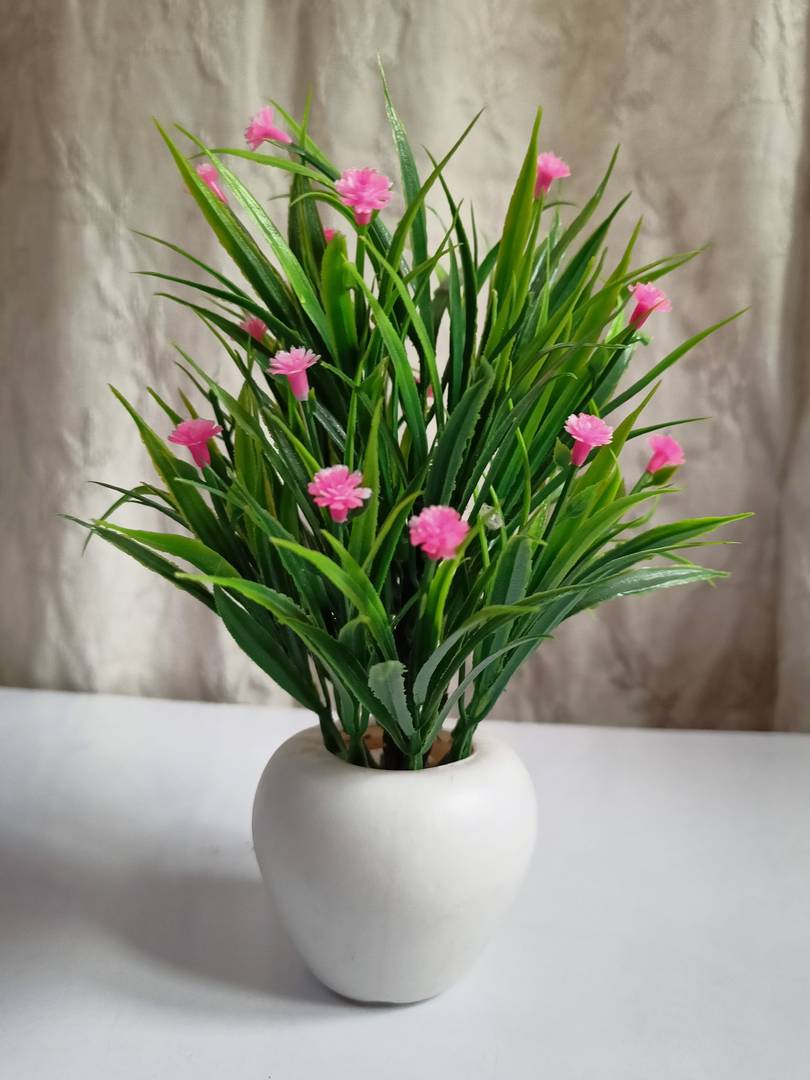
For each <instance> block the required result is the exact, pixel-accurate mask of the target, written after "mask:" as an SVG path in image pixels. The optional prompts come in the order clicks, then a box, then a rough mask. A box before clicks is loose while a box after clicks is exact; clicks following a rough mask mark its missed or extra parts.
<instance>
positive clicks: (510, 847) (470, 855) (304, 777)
mask: <svg viewBox="0 0 810 1080" xmlns="http://www.w3.org/2000/svg"><path fill="white" fill-rule="evenodd" d="M536 827H537V805H536V801H535V795H534V788H533V785H532V781H531V779H530V777H529V774H528V773H527V771H526V769H525V767H524V765H523V763H522V762H521V761H520V759H519V758H518V756H517V755H516V754H515V752H514V751H513V750H512V749H511V747H509V746H507V745H506V744H505V743H502V742H500V740H498V739H496V738H493V737H492V736H490V735H479V736H477V737H476V739H475V744H474V752H473V754H472V755H471V756H470V757H468V758H466V759H465V760H463V761H459V762H455V763H453V764H452V765H441V766H439V767H437V768H431V769H425V770H423V771H421V772H391V771H382V770H375V769H366V768H362V767H360V766H356V765H348V764H347V763H346V762H344V761H341V760H340V759H339V758H336V757H334V756H333V755H332V754H330V753H329V752H328V751H327V750H326V749H325V748H324V747H323V745H322V743H321V736H320V732H319V731H318V729H317V728H310V729H308V730H306V731H302V732H300V733H299V734H297V735H294V736H293V737H292V738H291V739H288V740H287V741H286V742H285V743H283V744H282V746H281V747H279V749H278V750H277V751H276V753H275V754H274V755H273V757H272V758H271V759H270V761H269V763H268V765H267V768H266V769H265V771H264V774H263V776H262V778H261V781H260V782H259V789H258V791H257V793H256V802H255V804H254V808H253V838H254V843H255V847H256V856H257V858H258V860H259V866H260V867H261V871H262V875H263V877H264V879H265V881H266V883H267V885H268V887H269V889H270V891H271V894H272V896H273V900H274V902H275V906H276V910H277V913H278V916H279V918H280V919H281V922H282V923H283V925H284V928H285V930H286V931H287V933H288V934H289V936H290V938H291V940H292V941H293V943H294V944H295V946H296V947H297V949H298V950H299V952H300V953H301V956H302V957H303V958H304V960H305V961H306V963H307V965H308V966H309V967H310V968H311V970H312V971H313V972H314V973H315V975H317V977H318V978H319V979H320V980H321V981H322V982H324V983H326V985H327V986H329V987H331V988H332V989H333V990H336V991H337V992H338V993H339V994H343V995H345V996H346V997H350V998H355V999H357V1000H359V1001H375V1002H399V1003H402V1002H409V1001H420V1000H422V999H423V998H429V997H433V995H434V994H438V993H440V992H441V991H442V990H444V989H446V988H447V987H448V986H450V985H451V984H452V983H454V982H455V981H456V980H457V979H458V978H459V976H460V975H462V974H463V972H464V971H466V969H467V968H468V967H469V966H470V965H471V964H472V962H473V961H474V960H475V958H476V957H477V956H478V954H479V952H480V951H481V949H482V948H483V947H484V946H485V945H486V944H487V942H488V941H489V939H490V937H491V936H492V934H493V933H494V931H495V930H496V928H497V926H498V924H499V922H500V921H501V920H502V919H503V918H504V916H505V915H506V912H507V911H508V909H509V907H510V905H511V903H512V901H513V899H514V897H515V895H516V893H517V891H518V888H519V887H520V884H521V882H522V880H523V877H524V874H525V872H526V869H527V866H528V863H529V860H530V858H531V854H532V849H533V847H534V839H535V833H536Z"/></svg>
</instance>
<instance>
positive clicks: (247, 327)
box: [239, 315, 267, 341]
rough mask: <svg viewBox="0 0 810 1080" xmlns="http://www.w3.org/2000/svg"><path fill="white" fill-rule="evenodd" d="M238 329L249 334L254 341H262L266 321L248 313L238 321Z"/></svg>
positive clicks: (265, 329)
mask: <svg viewBox="0 0 810 1080" xmlns="http://www.w3.org/2000/svg"><path fill="white" fill-rule="evenodd" d="M239 329H240V330H244V331H245V333H246V334H250V336H251V337H252V338H255V340H256V341H263V340H264V335H265V334H266V333H267V323H266V322H264V321H263V320H262V319H260V318H259V317H258V315H248V316H247V318H245V319H243V320H242V322H240V323H239Z"/></svg>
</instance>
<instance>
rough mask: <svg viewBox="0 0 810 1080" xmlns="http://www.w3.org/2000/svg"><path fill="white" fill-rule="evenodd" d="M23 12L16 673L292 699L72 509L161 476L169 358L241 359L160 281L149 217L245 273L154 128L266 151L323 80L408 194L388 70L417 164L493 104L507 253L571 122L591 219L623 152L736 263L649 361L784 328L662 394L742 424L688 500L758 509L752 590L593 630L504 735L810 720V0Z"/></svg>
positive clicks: (551, 665)
mask: <svg viewBox="0 0 810 1080" xmlns="http://www.w3.org/2000/svg"><path fill="white" fill-rule="evenodd" d="M0 7H1V8H2V15H3V17H2V19H0V50H1V52H2V55H0V90H1V91H2V102H3V117H2V128H1V129H0V131H1V135H0V139H1V142H0V145H1V146H2V158H0V170H1V171H0V185H1V187H2V190H1V191H0V213H2V215H3V243H2V248H1V249H0V250H1V251H2V254H1V255H0V259H2V271H1V276H0V305H2V308H1V310H2V331H3V333H2V349H3V358H2V381H0V462H2V466H1V467H0V484H2V503H0V506H1V507H2V509H1V510H0V513H2V520H3V528H2V543H0V573H1V574H2V592H1V593H0V598H1V600H0V634H1V635H2V641H1V642H0V682H4V683H7V684H17V685H25V686H39V687H64V688H76V689H89V690H108V691H119V692H127V693H137V694H145V695H167V696H184V697H199V698H221V699H229V700H251V701H271V700H272V701H283V700H284V695H282V694H280V692H279V691H278V690H276V689H275V688H273V687H270V686H268V684H267V681H266V680H265V678H264V676H262V675H261V673H258V672H256V671H254V670H252V669H251V666H250V665H249V663H248V662H247V661H246V660H245V659H244V658H243V657H242V656H241V654H240V653H239V652H238V650H237V649H236V647H235V646H234V645H233V644H232V642H231V641H230V639H229V638H228V637H227V635H226V634H225V633H224V631H222V629H221V628H220V627H219V626H218V625H217V623H216V621H215V619H214V618H213V617H212V616H210V615H209V614H207V613H206V612H205V611H204V610H203V609H201V608H198V607H197V606H196V605H195V604H194V603H193V602H192V601H190V600H187V599H186V598H184V597H183V596H182V595H180V594H179V593H176V592H175V591H174V590H173V589H171V588H170V586H168V585H167V584H164V583H162V582H160V581H159V580H157V579H154V578H152V577H150V576H149V575H147V574H146V572H145V571H142V570H141V569H140V568H139V567H137V566H135V565H134V564H130V563H129V562H128V561H126V560H125V559H124V557H123V556H120V555H118V554H117V553H115V552H113V551H112V550H110V549H108V548H106V547H105V546H104V545H102V544H101V543H98V542H95V543H94V544H91V546H90V548H89V550H88V553H87V555H86V556H85V558H84V559H80V558H79V556H80V548H81V542H82V539H81V536H80V534H79V532H78V530H76V529H75V528H73V527H72V526H70V525H68V524H66V523H64V522H62V521H61V520H60V519H59V518H57V517H56V514H57V513H58V512H59V511H62V510H69V511H73V512H77V513H79V514H84V515H92V514H95V513H98V512H99V511H100V510H101V509H102V507H103V506H104V504H105V494H104V493H103V492H100V491H98V490H97V489H93V488H90V487H87V486H86V485H85V483H84V480H85V478H87V477H91V478H98V479H104V480H110V481H113V482H118V483H130V482H135V481H137V480H138V479H140V478H143V477H145V476H147V475H148V469H147V465H146V461H145V456H144V454H143V452H142V450H141V447H140V444H139V442H138V439H137V437H136V435H135V433H134V431H133V429H132V428H131V426H130V424H129V423H128V422H127V421H126V419H125V417H124V416H123V414H122V413H121V411H120V409H119V408H118V407H117V406H116V404H115V403H114V401H113V400H112V398H111V396H110V395H109V394H108V392H107V391H106V388H105V384H106V383H107V382H108V381H110V382H114V383H116V384H117V385H118V386H120V387H121V389H122V390H123V391H124V392H125V393H126V394H127V395H128V396H130V397H132V398H133V399H135V400H136V401H137V402H138V404H139V405H140V406H141V407H142V408H143V410H144V411H145V413H146V414H147V415H149V416H150V417H151V418H152V419H154V420H155V421H156V422H157V424H158V426H160V424H161V420H160V418H159V416H158V415H157V413H156V410H155V408H153V407H151V406H150V404H149V402H148V400H147V398H146V396H145V393H144V389H143V387H144V384H145V383H146V382H149V383H151V384H152V385H154V386H155V387H156V388H158V389H159V390H161V391H163V392H165V393H171V392H172V391H173V389H174V387H175V386H176V385H177V379H176V377H175V372H174V370H173V367H172V352H171V348H170V345H169V343H170V341H171V340H172V339H173V338H176V339H177V340H180V341H182V342H183V343H184V344H185V345H186V346H188V347H189V349H190V351H192V353H194V354H196V355H198V356H199V358H200V359H202V360H205V361H206V362H208V363H210V364H212V365H215V364H216V363H217V361H216V359H215V354H214V351H213V350H212V348H211V345H210V343H209V342H208V341H207V340H206V339H205V338H203V337H202V336H201V334H200V332H199V331H198V330H197V328H196V327H195V326H194V324H193V320H192V319H191V318H186V317H184V316H183V315H181V314H180V313H179V312H178V311H176V310H171V309H170V306H169V305H167V304H166V303H165V302H162V301H157V300H153V299H152V298H151V291H152V289H151V286H150V285H149V283H148V282H146V281H145V280H144V279H140V278H136V277H132V276H130V275H129V271H130V270H133V269H137V268H140V267H144V266H154V265H155V264H156V263H157V262H161V261H162V262H163V265H164V266H166V265H170V264H167V263H166V261H165V260H161V256H160V253H159V252H157V251H156V250H150V248H149V247H148V245H146V244H145V243H144V242H142V241H140V240H138V238H136V237H133V236H132V235H131V233H130V232H129V231H128V228H129V227H130V226H135V227H139V228H144V229H146V230H147V231H151V232H154V233H158V234H160V235H162V236H165V237H167V238H169V239H175V240H177V241H178V242H180V243H182V244H183V245H185V246H186V247H188V248H190V249H192V250H196V251H198V252H199V253H200V254H201V255H202V256H203V257H204V258H212V257H213V258H217V257H218V256H217V255H216V251H215V247H214V245H213V244H212V242H211V240H210V238H209V237H208V235H207V233H206V229H205V227H204V226H203V224H202V222H201V221H200V220H199V219H198V218H197V216H196V212H195V209H194V207H193V205H192V203H191V200H190V199H188V198H187V197H186V196H185V195H184V193H183V191H182V189H181V186H180V184H179V183H178V180H177V176H176V174H175V173H174V172H173V167H172V165H171V163H170V161H169V160H168V157H167V155H166V154H165V152H163V150H162V148H161V145H160V144H159V141H158V139H157V137H156V135H155V133H154V131H153V130H152V128H151V125H150V121H149V118H150V116H151V115H156V116H158V117H160V118H162V119H164V120H168V121H172V120H179V121H181V122H184V123H186V124H188V125H190V126H191V127H193V128H196V129H197V130H198V131H199V132H200V133H201V134H202V135H203V136H204V137H207V138H211V139H215V140H217V141H219V142H225V143H227V142H236V143H237V144H238V143H239V140H240V134H241V129H242V128H243V127H244V124H245V122H246V119H247V118H248V117H249V116H250V115H251V114H252V112H253V111H255V110H256V108H257V107H258V105H259V104H261V103H262V101H263V100H265V99H266V98H267V97H268V96H273V97H277V98H279V99H281V100H283V101H286V102H289V103H291V104H292V106H293V107H294V108H295V109H297V110H300V109H301V107H302V104H303V100H304V95H305V92H306V86H307V84H309V83H311V84H312V87H313V90H314V99H315V104H316V108H315V118H314V128H315V131H316V133H317V137H318V138H319V139H320V140H321V141H322V142H323V143H324V145H325V146H326V147H327V148H328V150H329V151H331V153H332V154H333V155H334V156H335V157H336V159H337V160H338V161H339V162H340V163H341V164H342V165H344V166H346V167H348V166H352V165H362V164H367V163H369V164H374V165H382V166H385V167H387V170H388V171H389V172H390V173H391V175H395V169H394V164H393V160H392V152H391V147H390V144H389V137H388V133H387V129H386V126H385V121H384V115H383V111H382V108H381V103H380V94H379V88H378V83H377V76H376V72H375V59H374V57H375V52H376V51H377V50H379V51H380V52H381V54H382V56H383V58H384V59H385V61H386V62H387V66H388V72H389V77H390V81H391V84H392V88H393V92H394V95H395V99H396V101H397V103H398V106H399V109H400V112H401V114H402V115H403V117H404V119H405V121H406V123H407V125H408V127H409V130H410V132H411V135H412V137H413V139H414V142H424V143H426V144H427V145H428V146H429V147H430V148H431V149H432V150H434V151H441V150H443V149H445V148H446V147H447V146H449V144H450V142H451V141H452V139H453V138H454V137H455V135H456V134H457V133H458V132H459V131H460V130H461V128H462V127H463V126H464V124H465V123H466V122H467V120H468V119H469V118H470V117H471V115H472V114H473V113H474V112H475V111H476V110H477V109H478V107H479V106H480V105H482V104H485V105H486V106H487V111H486V113H485V115H484V117H483V118H482V120H481V122H480V124H479V126H478V128H477V129H476V131H475V133H474V134H473V136H472V137H471V138H470V140H469V143H468V145H467V146H466V148H465V149H464V151H463V152H462V154H461V155H460V156H459V159H458V161H457V163H456V164H455V165H454V167H453V169H452V172H451V175H452V180H453V182H454V184H455V185H456V187H457V188H458V190H459V191H460V192H461V193H462V194H463V196H464V198H465V200H473V201H474V203H475V205H476V208H477V211H478V217H479V221H480V222H481V223H482V225H483V228H484V231H485V232H487V233H489V234H490V235H492V233H493V231H494V230H495V229H496V228H497V225H498V223H499V221H500V220H501V217H502V215H503V211H504V205H505V200H506V199H507V197H508V191H509V188H510V185H511V183H512V178H513V176H514V173H515V171H516V169H517V167H518V164H519V160H520V156H521V154H522V152H523V149H524V146H525V141H526V138H527V136H528V129H529V126H530V123H531V117H532V112H533V109H534V106H535V103H537V102H541V103H543V105H544V106H545V110H546V118H545V121H544V129H543V137H542V142H543V145H544V146H545V147H547V148H551V149H554V150H555V151H556V152H557V153H559V154H561V155H562V156H564V157H565V158H566V160H567V161H568V162H570V163H571V166H572V168H573V170H574V174H575V175H574V179H573V180H572V182H571V184H570V188H569V192H570V193H571V194H572V195H573V196H574V197H576V198H581V197H583V196H584V195H585V194H586V193H587V192H588V191H589V189H590V188H591V187H592V185H593V184H594V183H595V182H596V180H597V178H598V176H599V175H600V171H601V169H602V168H603V166H604V164H605V162H606V160H607V158H608V156H609V154H610V151H611V148H612V147H613V145H614V144H615V143H616V142H621V143H622V145H623V150H622V157H621V161H620V166H619V168H618V170H617V176H616V180H615V182H614V185H613V193H614V195H615V196H616V197H618V196H620V195H621V194H623V193H624V191H625V190H627V189H629V188H633V189H634V190H635V193H636V194H635V196H634V199H633V202H632V204H631V205H632V207H633V209H634V211H635V213H638V214H643V215H644V217H645V223H646V227H645V235H644V241H643V247H642V251H641V255H642V256H650V257H655V256H657V255H659V254H662V253H666V252H669V251H672V250H684V249H687V248H689V247H692V246H696V245H699V244H702V243H705V242H710V243H711V245H712V247H711V249H710V250H709V251H708V252H707V254H706V255H705V256H704V257H703V258H702V260H701V261H700V262H699V263H698V264H692V265H691V266H690V267H689V268H688V269H687V270H685V271H684V272H682V273H681V274H680V275H679V276H678V278H677V279H676V280H673V281H672V282H671V287H670V292H671V295H672V298H673V303H674V307H675V311H674V313H673V314H672V315H671V316H668V317H667V318H666V319H664V318H661V319H660V320H657V326H656V340H655V343H654V345H653V347H652V349H651V350H650V351H649V353H648V356H649V358H650V361H652V359H653V358H657V357H659V356H660V355H663V352H664V351H665V350H666V349H667V348H668V347H670V346H671V345H672V344H673V343H674V342H675V340H676V339H679V338H682V337H685V336H687V335H688V334H691V333H693V332H695V331H696V330H697V329H699V328H701V327H702V326H704V325H707V324H708V323H710V322H712V321H714V320H716V319H718V318H720V317H722V316H724V315H726V314H728V313H730V312H731V311H733V310H735V309H737V308H740V307H742V306H744V305H746V304H751V305H752V306H753V312H752V313H751V314H750V315H748V316H747V317H746V318H745V319H744V320H741V321H739V322H738V323H735V324H734V326H733V327H732V328H730V329H729V330H727V331H725V332H723V334H722V335H720V336H718V337H716V338H715V339H713V340H712V341H711V342H709V343H707V344H706V345H705V346H704V347H702V348H701V349H699V350H698V351H697V352H696V353H694V354H693V355H692V356H691V357H690V358H689V359H688V360H687V361H686V362H685V363H684V364H683V366H682V368H680V369H679V370H678V371H677V373H676V374H674V376H673V377H671V378H670V380H669V384H668V386H667V387H666V388H665V391H664V392H663V393H661V394H660V395H659V399H658V401H657V402H656V410H657V415H658V417H660V418H662V419H665V418H668V417H674V416H678V415H695V414H704V413H711V414H713V415H714V417H715V420H714V423H712V424H703V425H696V426H694V427H692V428H689V429H684V433H683V434H684V442H685V444H686V447H687V452H688V455H689V463H688V466H687V467H686V468H685V469H684V470H683V479H684V481H685V485H686V490H685V492H684V495H683V497H682V499H681V506H680V509H681V510H682V511H683V512H684V513H687V514H691V513H712V512H734V511H738V510H745V509H750V510H755V511H756V512H757V515H758V516H757V517H756V518H755V519H754V521H753V522H752V523H749V524H748V525H747V526H745V527H739V528H738V530H737V535H738V536H739V538H740V539H744V544H743V546H741V547H733V548H723V549H718V550H717V551H716V552H711V553H710V558H711V560H712V561H713V562H714V563H715V564H716V565H722V566H726V567H729V568H731V569H733V571H734V577H733V578H732V579H731V580H730V581H729V582H727V583H723V584H721V585H720V586H719V587H718V588H717V589H715V590H711V589H709V588H703V589H693V590H691V591H680V592H673V593H668V594H664V595H662V596H660V597H651V598H648V599H640V600H638V601H635V602H633V601H631V602H621V601H620V602H617V603H615V604H613V605H611V606H609V607H607V608H605V609H602V610H601V611H600V612H599V613H598V614H596V615H593V616H591V615H585V616H581V617H580V618H579V619H577V620H575V621H574V622H572V623H569V624H567V625H566V626H565V627H564V629H563V631H562V632H561V633H560V634H559V636H558V638H557V640H556V641H554V642H550V643H547V644H546V645H545V646H544V647H543V649H542V651H541V653H540V654H539V655H538V656H537V657H536V658H535V659H534V660H533V661H532V662H531V663H530V664H528V665H527V666H526V667H525V668H524V670H523V671H522V672H521V674H520V675H519V676H518V678H517V680H516V683H515V685H514V687H513V688H512V690H511V691H510V692H509V694H508V696H507V698H505V699H504V700H503V702H502V707H501V708H500V710H499V712H500V714H501V715H503V716H512V717H518V718H522V719H527V720H529V719H535V718H537V719H544V720H552V721H570V722H591V723H593V722H596V723H617V724H624V723H632V724H647V725H674V726H716V727H743V728H757V727H762V728H770V727H784V728H792V729H796V728H804V729H805V730H808V729H810V715H809V714H808V711H807V709H806V707H805V703H806V701H807V698H808V692H807V691H808V686H809V685H810V666H809V665H808V663H807V649H806V644H807V636H808V628H809V627H810V558H809V557H808V550H807V544H806V533H807V528H808V523H810V497H809V496H808V487H807V480H806V477H807V474H808V465H810V426H808V415H810V411H809V410H808V393H809V392H810V390H809V385H810V384H809V383H808V378H807V374H806V363H807V356H806V345H805V342H806V340H807V338H806V331H807V329H808V327H807V306H808V305H807V263H806V254H807V242H808V218H807V210H808V206H807V201H808V186H807V161H806V149H807V147H806V138H807V132H808V127H807V73H808V69H807V58H808V33H807V24H808V10H807V4H806V3H805V2H804V0H767V2H765V0H736V2H735V3H733V4H732V3H728V2H720V0H717V2H711V0H695V2H692V0H680V2H678V0H646V2H639V0H631V2H623V3H619V2H613V3H607V2H605V0H549V2H547V3H532V2H526V0H448V2H442V0H392V2H389V3H381V2H379V0H343V2H338V0H320V2H318V3H314V2H313V0H273V2H264V3H262V2H244V3H237V2H233V0H230V2H229V0H173V2H172V0H139V2H138V3H133V2H132V0H5V2H4V3H3V4H2V5H0ZM267 194H270V191H269V189H268V192H267ZM276 205H277V206H278V205H280V204H276ZM620 239H621V231H620V233H619V236H618V237H617V241H618V240H620ZM617 241H614V245H615V247H618V242H617ZM615 247H614V250H615ZM164 426H165V425H164ZM638 452H639V456H640V460H641V454H642V450H641V448H640V447H639V450H638ZM139 520H140V521H142V522H146V523H147V524H146V527H149V524H151V522H149V519H148V518H146V517H143V516H142V517H141V518H140V519H139Z"/></svg>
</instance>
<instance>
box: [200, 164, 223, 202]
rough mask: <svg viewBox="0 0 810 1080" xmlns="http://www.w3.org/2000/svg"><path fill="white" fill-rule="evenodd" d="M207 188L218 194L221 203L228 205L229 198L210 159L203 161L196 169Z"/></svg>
mask: <svg viewBox="0 0 810 1080" xmlns="http://www.w3.org/2000/svg"><path fill="white" fill-rule="evenodd" d="M194 171H195V172H196V173H197V176H199V178H200V179H201V180H202V182H203V183H204V184H205V186H206V187H207V188H209V190H210V191H212V192H213V193H214V195H216V197H217V198H218V199H219V201H220V202H221V203H224V204H225V205H226V206H227V205H228V200H227V198H226V196H225V192H224V191H223V190H222V186H221V185H220V182H219V173H218V172H217V170H216V169H215V168H214V166H213V165H212V164H211V162H210V161H203V162H202V164H200V165H198V166H197V168H196V169H195V170H194Z"/></svg>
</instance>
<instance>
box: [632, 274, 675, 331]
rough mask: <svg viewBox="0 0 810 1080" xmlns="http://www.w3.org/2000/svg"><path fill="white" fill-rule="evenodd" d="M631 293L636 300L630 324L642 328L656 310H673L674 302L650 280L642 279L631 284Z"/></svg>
mask: <svg viewBox="0 0 810 1080" xmlns="http://www.w3.org/2000/svg"><path fill="white" fill-rule="evenodd" d="M630 294H631V296H632V297H633V299H634V300H635V302H636V306H635V307H634V308H633V314H632V315H631V316H630V325H631V326H633V327H635V329H636V330H640V329H641V327H642V326H643V325H644V323H645V322H646V321H647V319H648V318H649V317H650V315H652V313H653V312H654V311H672V304H671V303H670V302H669V300H668V299H667V296H666V294H665V293H663V292H662V291H661V290H660V289H657V288H656V287H655V285H651V284H650V283H649V282H643V281H640V282H638V283H637V284H636V285H631V286H630Z"/></svg>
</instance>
